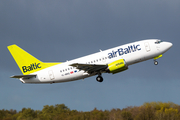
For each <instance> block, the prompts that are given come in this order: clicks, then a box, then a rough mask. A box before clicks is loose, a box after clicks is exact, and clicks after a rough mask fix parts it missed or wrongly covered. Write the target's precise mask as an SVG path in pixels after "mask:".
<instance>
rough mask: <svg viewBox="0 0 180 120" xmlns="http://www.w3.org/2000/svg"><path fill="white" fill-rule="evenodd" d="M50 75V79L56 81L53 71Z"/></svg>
mask: <svg viewBox="0 0 180 120" xmlns="http://www.w3.org/2000/svg"><path fill="white" fill-rule="evenodd" d="M48 73H49V77H50V79H51V80H53V79H55V77H54V74H53V71H52V70H50V71H49V72H48Z"/></svg>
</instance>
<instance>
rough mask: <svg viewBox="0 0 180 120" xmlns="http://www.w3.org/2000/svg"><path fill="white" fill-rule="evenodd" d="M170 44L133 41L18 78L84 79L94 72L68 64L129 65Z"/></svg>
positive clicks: (33, 80)
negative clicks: (120, 61)
mask: <svg viewBox="0 0 180 120" xmlns="http://www.w3.org/2000/svg"><path fill="white" fill-rule="evenodd" d="M171 46H172V44H171V43H169V42H161V43H157V39H149V40H142V41H138V42H133V43H129V44H125V45H122V46H118V47H115V48H111V49H108V50H104V51H100V52H98V53H95V54H91V55H88V56H84V57H81V58H77V59H74V60H70V61H67V62H64V63H61V64H58V65H55V66H52V67H49V68H46V69H43V70H40V71H38V72H35V73H33V74H37V77H35V78H30V79H20V80H21V81H22V82H23V83H58V82H68V81H73V80H79V79H84V78H86V77H90V76H93V75H95V74H89V73H87V72H86V71H84V70H79V69H76V68H75V67H72V66H70V65H71V64H73V63H81V64H98V65H101V64H102V65H105V64H109V63H111V62H113V61H116V60H119V59H124V60H125V62H126V64H127V65H128V66H129V65H132V64H135V63H138V62H142V61H145V60H148V59H152V58H154V57H156V56H158V55H161V54H163V53H165V52H166V51H167V50H169V49H170V48H171Z"/></svg>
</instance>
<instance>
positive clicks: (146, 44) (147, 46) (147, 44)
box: [144, 42, 151, 52]
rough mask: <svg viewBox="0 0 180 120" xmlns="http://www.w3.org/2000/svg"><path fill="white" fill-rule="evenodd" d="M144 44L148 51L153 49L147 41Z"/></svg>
mask: <svg viewBox="0 0 180 120" xmlns="http://www.w3.org/2000/svg"><path fill="white" fill-rule="evenodd" d="M144 45H145V48H146V51H147V52H149V51H151V48H150V46H149V43H148V42H145V43H144Z"/></svg>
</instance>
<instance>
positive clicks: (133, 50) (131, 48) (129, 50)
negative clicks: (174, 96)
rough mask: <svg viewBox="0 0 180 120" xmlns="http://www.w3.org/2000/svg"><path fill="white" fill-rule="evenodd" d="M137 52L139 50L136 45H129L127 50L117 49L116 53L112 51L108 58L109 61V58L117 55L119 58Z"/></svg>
mask: <svg viewBox="0 0 180 120" xmlns="http://www.w3.org/2000/svg"><path fill="white" fill-rule="evenodd" d="M139 50H141V48H140V45H139V44H138V45H130V46H128V47H127V48H119V49H118V50H117V51H112V52H110V53H108V58H109V59H111V58H114V57H117V55H119V56H121V55H124V54H128V53H131V52H136V51H139Z"/></svg>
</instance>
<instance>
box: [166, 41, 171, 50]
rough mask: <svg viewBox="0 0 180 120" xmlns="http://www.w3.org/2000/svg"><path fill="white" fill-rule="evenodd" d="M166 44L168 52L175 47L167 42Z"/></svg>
mask: <svg viewBox="0 0 180 120" xmlns="http://www.w3.org/2000/svg"><path fill="white" fill-rule="evenodd" d="M165 44H166V47H167V49H168V50H169V49H170V48H171V47H172V46H173V44H172V43H170V42H165Z"/></svg>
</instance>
